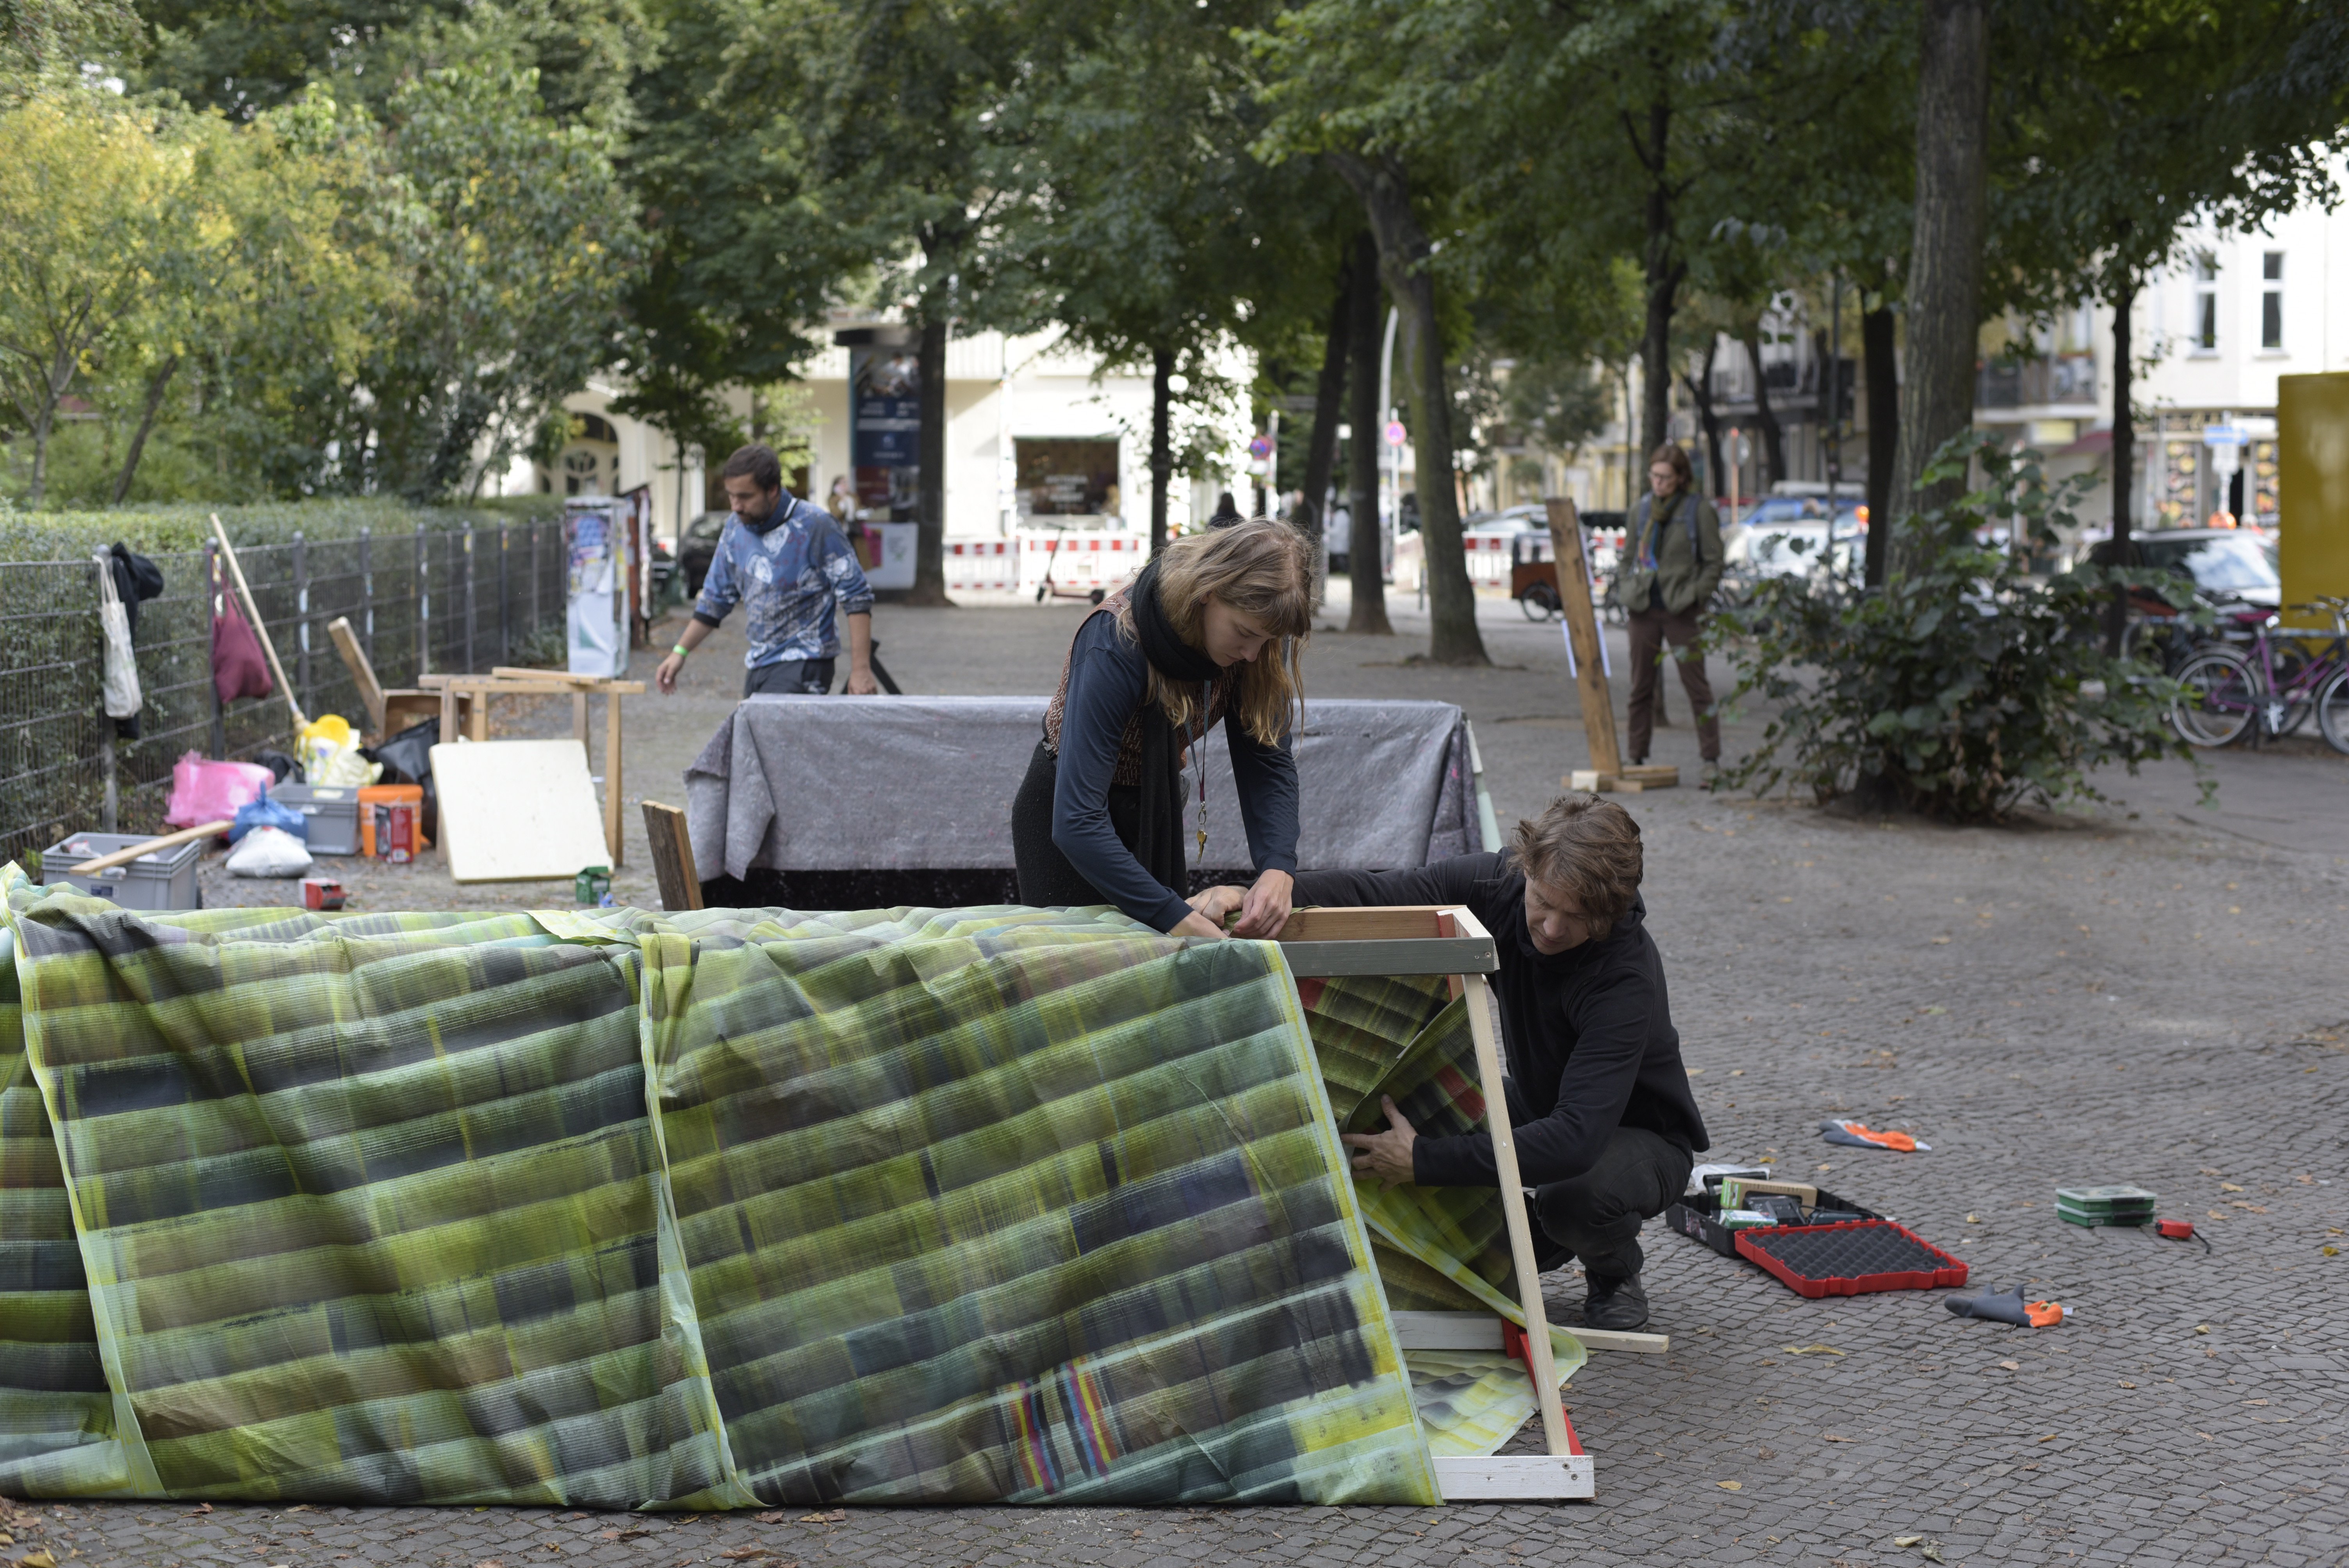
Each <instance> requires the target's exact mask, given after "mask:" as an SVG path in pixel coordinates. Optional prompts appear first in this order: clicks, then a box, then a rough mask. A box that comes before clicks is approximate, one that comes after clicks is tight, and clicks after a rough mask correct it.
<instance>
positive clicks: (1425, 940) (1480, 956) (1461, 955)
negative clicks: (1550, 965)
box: [1280, 936, 1501, 979]
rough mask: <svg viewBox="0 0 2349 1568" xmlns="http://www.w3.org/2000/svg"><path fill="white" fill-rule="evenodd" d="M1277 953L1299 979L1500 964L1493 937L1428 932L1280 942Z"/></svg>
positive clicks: (1458, 971)
mask: <svg viewBox="0 0 2349 1568" xmlns="http://www.w3.org/2000/svg"><path fill="white" fill-rule="evenodd" d="M1280 954H1281V956H1282V957H1283V958H1286V959H1287V960H1288V972H1289V973H1290V974H1291V975H1296V976H1297V977H1298V978H1299V979H1308V978H1311V977H1314V976H1319V977H1322V978H1328V977H1330V976H1333V975H1489V974H1491V973H1492V972H1493V971H1494V970H1495V969H1498V968H1499V967H1500V966H1501V965H1500V960H1499V959H1498V958H1497V957H1496V956H1495V953H1494V950H1493V939H1492V938H1491V937H1489V936H1486V937H1481V938H1480V937H1466V936H1460V937H1443V936H1426V937H1422V938H1420V939H1419V940H1417V941H1415V942H1283V943H1282V944H1280Z"/></svg>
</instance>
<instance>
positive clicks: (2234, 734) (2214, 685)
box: [2169, 649, 2260, 746]
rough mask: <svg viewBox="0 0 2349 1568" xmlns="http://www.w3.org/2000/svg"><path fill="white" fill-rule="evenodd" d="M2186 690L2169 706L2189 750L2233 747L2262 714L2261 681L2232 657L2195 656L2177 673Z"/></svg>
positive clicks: (2215, 652)
mask: <svg viewBox="0 0 2349 1568" xmlns="http://www.w3.org/2000/svg"><path fill="white" fill-rule="evenodd" d="M2178 684H2179V685H2180V686H2184V687H2185V688H2186V690H2185V692H2184V693H2183V694H2182V695H2181V696H2180V697H2179V698H2178V701H2177V702H2175V703H2172V704H2171V705H2170V708H2169V722H2170V723H2171V724H2172V725H2174V726H2176V727H2177V729H2178V734H2179V735H2180V736H2181V737H2183V738H2184V739H2185V740H2186V743H2187V744H2188V745H2189V746H2228V745H2231V744H2232V743H2233V742H2234V741H2235V740H2236V739H2237V738H2240V736H2241V735H2242V733H2243V731H2244V730H2246V729H2248V728H2250V727H2251V720H2252V718H2253V717H2255V716H2256V715H2257V713H2258V711H2259V701H2260V691H2259V681H2258V679H2257V677H2256V676H2253V675H2252V673H2251V665H2249V664H2248V663H2246V662H2245V661H2244V660H2242V659H2240V658H2238V657H2237V656H2236V655H2233V654H2229V653H2221V652H2220V651H2218V650H2216V649H2213V650H2211V651H2209V652H2208V653H2201V654H2197V655H2194V656H2193V657H2192V658H2190V659H2189V660H2187V661H2186V663H2185V665H2183V666H2182V667H2181V668H2180V669H2179V670H2178Z"/></svg>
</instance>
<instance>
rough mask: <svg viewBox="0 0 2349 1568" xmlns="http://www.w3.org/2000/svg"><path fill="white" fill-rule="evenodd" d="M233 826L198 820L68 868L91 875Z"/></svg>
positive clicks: (211, 835) (83, 875) (81, 875)
mask: <svg viewBox="0 0 2349 1568" xmlns="http://www.w3.org/2000/svg"><path fill="white" fill-rule="evenodd" d="M234 826H236V824H235V823H234V822H198V823H197V824H196V825H195V826H194V827H192V828H182V829H181V830H179V831H178V832H176V833H166V834H164V835H163V836H162V837H161V838H160V839H149V840H146V841H144V842H141V843H136V844H132V845H131V846H130V847H129V848H128V849H121V850H115V851H111V852H109V853H107V854H103V855H100V856H98V858H97V859H96V860H91V861H82V862H81V863H80V864H79V865H78V866H73V867H70V868H68V869H69V870H70V871H71V872H72V873H73V874H74V875H75V876H78V877H86V876H92V875H95V874H96V873H98V872H110V871H112V870H113V869H114V868H115V867H117V866H127V865H129V863H130V862H131V861H135V860H137V859H138V858H139V857H140V856H141V855H144V854H150V853H151V852H153V851H156V850H168V849H170V848H171V847H172V846H173V845H174V844H184V843H186V842H187V841H189V840H191V839H210V838H214V837H217V836H218V835H220V834H222V833H225V832H227V831H228V830H230V829H231V828H233V827H234Z"/></svg>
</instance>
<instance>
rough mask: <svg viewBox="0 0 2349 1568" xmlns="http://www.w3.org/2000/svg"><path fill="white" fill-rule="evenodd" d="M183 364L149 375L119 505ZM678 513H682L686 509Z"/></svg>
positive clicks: (168, 360)
mask: <svg viewBox="0 0 2349 1568" xmlns="http://www.w3.org/2000/svg"><path fill="white" fill-rule="evenodd" d="M179 368H180V356H178V355H176V354H167V355H165V356H163V363H162V364H160V365H159V366H156V367H155V374H154V375H152V376H150V377H148V378H147V406H146V407H144V408H143V409H141V410H140V415H139V430H138V433H137V434H135V435H133V436H132V437H131V438H130V449H129V451H127V452H125V453H123V454H122V472H121V473H120V474H119V475H117V476H116V477H115V480H114V504H115V505H117V506H120V505H121V504H122V501H123V498H124V497H126V496H128V495H129V493H130V480H131V476H132V475H134V474H136V473H138V471H139V457H140V453H141V452H143V451H145V450H146V449H147V436H148V433H149V432H150V431H151V430H153V429H154V428H155V415H156V413H157V412H158V411H159V410H160V408H161V407H163V393H164V390H165V388H167V387H170V386H171V377H172V376H173V375H174V374H175V373H177V372H178V370H179ZM678 515H680V516H682V515H684V514H683V513H679V514H678Z"/></svg>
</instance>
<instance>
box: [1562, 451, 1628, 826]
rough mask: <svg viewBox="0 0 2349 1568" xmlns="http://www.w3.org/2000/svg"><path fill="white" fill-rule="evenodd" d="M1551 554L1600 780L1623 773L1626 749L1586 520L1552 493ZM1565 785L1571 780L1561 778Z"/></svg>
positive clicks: (1584, 730) (1571, 504)
mask: <svg viewBox="0 0 2349 1568" xmlns="http://www.w3.org/2000/svg"><path fill="white" fill-rule="evenodd" d="M1544 504H1546V505H1547V507H1548V509H1549V540H1550V554H1551V555H1552V556H1553V557H1554V558H1556V560H1557V596H1558V599H1559V601H1560V602H1561V603H1563V605H1564V606H1565V611H1566V635H1567V642H1568V646H1569V647H1571V648H1572V649H1573V651H1574V683H1575V690H1576V692H1577V693H1578V695H1579V696H1580V697H1581V699H1582V738H1583V739H1584V741H1585V742H1586V743H1587V744H1588V746H1589V748H1590V768H1591V770H1592V771H1594V772H1596V773H1598V774H1599V776H1600V777H1601V778H1605V779H1612V778H1616V777H1618V776H1619V775H1620V774H1621V773H1622V771H1623V752H1622V748H1621V747H1620V745H1619V743H1618V742H1617V740H1616V738H1615V699H1614V697H1613V696H1612V695H1611V694H1609V691H1608V689H1607V655H1606V650H1605V649H1604V648H1602V647H1601V646H1600V645H1599V636H1600V632H1599V607H1598V606H1597V605H1596V604H1594V603H1591V599H1590V562H1589V560H1588V557H1587V556H1586V555H1585V554H1584V552H1583V548H1582V519H1581V517H1580V515H1579V514H1578V513H1577V512H1576V511H1575V510H1574V502H1572V501H1571V500H1568V499H1566V498H1565V497H1564V496H1552V497H1550V498H1549V500H1547V502H1545V503H1544ZM1559 782H1560V783H1567V782H1568V780H1567V779H1560V780H1559Z"/></svg>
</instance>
